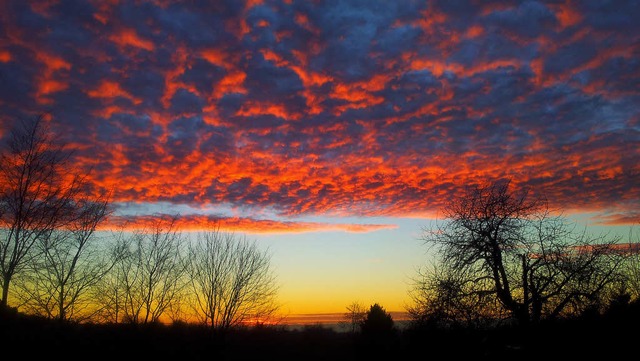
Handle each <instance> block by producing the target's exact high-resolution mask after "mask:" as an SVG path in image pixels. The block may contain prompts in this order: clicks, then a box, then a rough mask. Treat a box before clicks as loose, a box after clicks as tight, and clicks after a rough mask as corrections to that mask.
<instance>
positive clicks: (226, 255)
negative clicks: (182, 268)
mask: <svg viewBox="0 0 640 361" xmlns="http://www.w3.org/2000/svg"><path fill="white" fill-rule="evenodd" d="M189 262H190V265H189V267H188V269H189V280H190V282H191V288H192V291H193V292H192V294H193V297H194V301H193V302H191V303H192V305H193V306H194V307H195V312H196V314H197V317H198V318H199V319H200V320H201V321H202V322H203V323H205V324H207V325H209V326H210V327H211V328H213V329H216V330H226V329H229V328H230V327H232V326H237V325H240V324H242V323H243V322H246V321H254V320H255V321H258V320H264V319H265V318H268V317H270V316H272V315H273V314H274V312H275V311H276V310H277V308H278V306H277V304H276V302H275V297H276V294H277V285H276V283H275V277H274V275H273V274H272V272H271V269H270V258H269V256H268V254H267V253H266V252H262V251H260V249H259V248H258V247H257V245H256V243H255V242H250V241H248V240H247V239H246V238H239V237H237V236H236V235H235V234H232V233H224V232H221V231H220V230H214V231H208V232H204V233H201V234H199V237H198V238H197V239H196V240H195V241H194V242H192V243H191V244H190V251H189Z"/></svg>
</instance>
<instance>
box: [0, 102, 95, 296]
mask: <svg viewBox="0 0 640 361" xmlns="http://www.w3.org/2000/svg"><path fill="white" fill-rule="evenodd" d="M69 158H70V152H68V151H66V148H65V146H64V144H62V143H60V142H58V141H57V139H56V138H55V137H54V135H53V133H52V132H51V131H50V129H49V126H48V123H47V122H46V121H45V117H44V115H41V116H38V117H36V118H34V119H30V120H24V121H20V122H18V124H17V126H16V127H15V128H14V129H13V130H12V131H11V132H10V134H9V137H8V142H7V149H6V150H5V151H3V152H2V154H1V156H0V187H1V188H0V272H1V277H0V282H1V284H2V298H1V299H0V308H5V307H7V303H8V299H9V289H10V285H11V281H12V279H13V277H14V276H15V275H16V274H19V273H20V272H22V271H24V270H25V267H26V266H27V265H28V264H29V263H30V262H31V261H32V260H33V257H32V256H33V254H32V252H31V251H32V248H33V246H34V245H35V244H36V243H37V242H39V241H44V240H46V239H47V238H49V236H50V235H51V233H52V232H53V230H55V229H57V228H60V227H62V226H64V225H65V224H67V223H68V222H69V221H70V220H69V217H68V214H69V209H70V208H73V200H74V199H75V198H76V196H77V195H78V193H79V192H80V190H81V189H82V187H83V186H84V180H85V177H86V175H84V174H81V173H80V172H78V171H77V169H75V168H73V167H72V166H71V164H70V162H69Z"/></svg>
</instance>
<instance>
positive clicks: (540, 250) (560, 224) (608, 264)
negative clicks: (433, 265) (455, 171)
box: [417, 181, 622, 324]
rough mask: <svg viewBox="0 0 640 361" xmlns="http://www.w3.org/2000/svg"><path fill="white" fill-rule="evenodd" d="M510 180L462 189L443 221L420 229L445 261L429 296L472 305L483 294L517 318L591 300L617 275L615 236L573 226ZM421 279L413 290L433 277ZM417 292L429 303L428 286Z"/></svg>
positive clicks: (571, 309)
mask: <svg viewBox="0 0 640 361" xmlns="http://www.w3.org/2000/svg"><path fill="white" fill-rule="evenodd" d="M510 186H511V183H510V182H509V181H505V182H494V183H491V184H489V185H487V186H482V187H473V188H470V189H468V190H467V191H466V192H465V193H464V194H463V195H462V196H461V197H459V198H456V199H454V200H453V201H452V202H451V203H450V204H449V205H448V206H447V207H446V209H445V217H446V218H447V221H446V222H443V223H440V224H438V225H437V226H436V227H435V229H429V230H425V233H424V240H425V242H426V243H427V244H429V245H434V246H436V255H437V256H438V261H439V265H440V267H444V268H446V271H445V272H444V273H442V275H445V276H446V277H443V278H440V277H439V275H438V274H433V275H432V276H433V277H434V280H435V284H436V285H437V287H435V292H440V294H438V295H437V296H435V297H436V298H438V297H439V298H444V301H446V302H450V303H459V302H464V303H465V307H468V306H472V307H473V306H474V305H476V307H477V308H481V307H484V306H485V305H486V302H487V300H488V299H487V297H490V299H489V300H491V299H493V300H495V303H496V305H498V307H499V308H501V309H502V310H504V311H506V312H507V313H508V314H509V315H510V316H511V317H513V318H514V319H517V320H518V321H519V322H520V323H522V324H527V323H529V322H531V321H533V322H538V321H540V320H541V319H542V318H555V317H559V316H562V315H565V314H567V313H576V312H580V311H581V310H584V309H585V308H586V307H589V306H591V305H592V304H593V303H594V302H597V300H598V299H599V298H600V297H601V296H602V293H603V291H604V290H605V289H606V287H607V286H608V285H610V284H612V283H613V282H615V281H616V279H617V277H618V276H619V271H620V265H621V264H622V262H621V261H622V257H621V255H620V252H617V251H616V247H615V244H616V243H617V242H618V241H619V239H618V238H611V239H610V238H609V237H607V236H606V235H604V236H591V235H588V234H587V233H586V232H584V231H583V232H576V229H575V226H572V225H571V224H570V223H569V222H567V221H566V219H565V218H563V217H561V216H551V213H550V211H549V209H548V208H547V207H546V204H545V202H543V201H541V200H539V199H531V197H530V196H529V194H528V192H526V191H513V190H512V189H511V188H510ZM425 282H426V283H422V284H421V283H418V284H417V288H418V291H419V287H424V286H425V285H426V284H429V282H431V283H430V284H431V285H433V284H434V283H433V281H425ZM425 290H429V292H433V291H434V287H425ZM449 291H452V292H453V295H454V296H451V297H450V295H447V293H446V292H449ZM417 294H418V297H419V298H420V299H421V300H422V301H424V303H425V304H432V302H431V301H430V299H429V298H430V297H431V298H433V297H434V296H433V294H432V293H426V292H425V293H422V296H420V292H418V293H417ZM440 301H442V299H440ZM425 310H426V309H425Z"/></svg>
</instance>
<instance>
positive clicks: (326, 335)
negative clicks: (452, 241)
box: [0, 311, 640, 360]
mask: <svg viewBox="0 0 640 361" xmlns="http://www.w3.org/2000/svg"><path fill="white" fill-rule="evenodd" d="M639 322H640V318H639V317H638V312H637V311H634V312H624V313H621V314H618V315H609V316H607V317H604V316H599V315H597V316H591V317H588V316H585V317H582V318H580V319H574V320H564V321H556V322H549V323H544V324H541V325H537V326H535V327H528V328H526V329H525V328H521V327H515V326H511V327H506V326H503V327H495V328H490V329H474V328H458V329H455V328H454V329H451V328H450V329H442V328H438V327H432V326H427V325H422V326H418V325H414V326H412V327H409V328H407V329H405V330H403V331H397V332H395V333H393V334H385V335H363V334H350V333H342V332H335V331H333V330H331V329H328V328H323V327H320V326H309V327H306V328H304V329H301V330H289V329H286V328H284V327H278V326H270V327H253V328H247V329H238V330H233V331H231V332H228V333H227V334H224V335H221V334H214V333H211V332H210V331H209V330H208V329H206V328H202V327H199V326H194V325H185V324H181V325H172V326H163V325H146V326H140V325H138V326H134V325H94V324H68V323H58V322H55V321H49V320H43V319H38V318H32V317H26V316H22V315H20V314H15V313H11V314H6V313H4V314H2V315H1V317H0V345H1V346H0V350H1V354H2V355H3V358H4V356H7V355H10V354H13V355H15V358H16V359H23V360H39V359H42V360H45V359H57V358H61V359H63V360H96V359H99V360H377V359H382V360H439V359H451V360H460V359H469V360H484V359H487V360H496V359H539V360H542V359H545V360H553V359H565V360H579V359H589V360H598V359H602V360H607V359H616V358H625V359H629V358H631V359H634V358H635V357H637V356H638V354H639V353H638V350H639V346H640V332H639V331H638V330H639V328H638V327H640V323H639Z"/></svg>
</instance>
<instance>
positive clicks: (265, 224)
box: [102, 215, 397, 234]
mask: <svg viewBox="0 0 640 361" xmlns="http://www.w3.org/2000/svg"><path fill="white" fill-rule="evenodd" d="M166 217H167V215H146V216H132V217H121V216H114V217H111V218H110V219H109V221H108V222H107V223H106V224H103V225H102V227H103V230H109V229H125V230H129V231H133V230H145V229H149V228H151V227H152V226H153V225H154V224H155V222H157V221H158V220H159V219H161V218H166ZM175 227H176V228H177V229H180V230H183V231H207V230H216V229H220V230H223V231H229V232H245V233H253V234H283V233H306V232H329V231H345V232H351V233H367V232H375V231H378V230H383V229H394V228H397V226H396V225H391V224H344V223H320V222H300V221H278V220H269V219H253V218H242V217H215V216H205V215H185V216H178V217H177V219H176V221H175Z"/></svg>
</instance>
